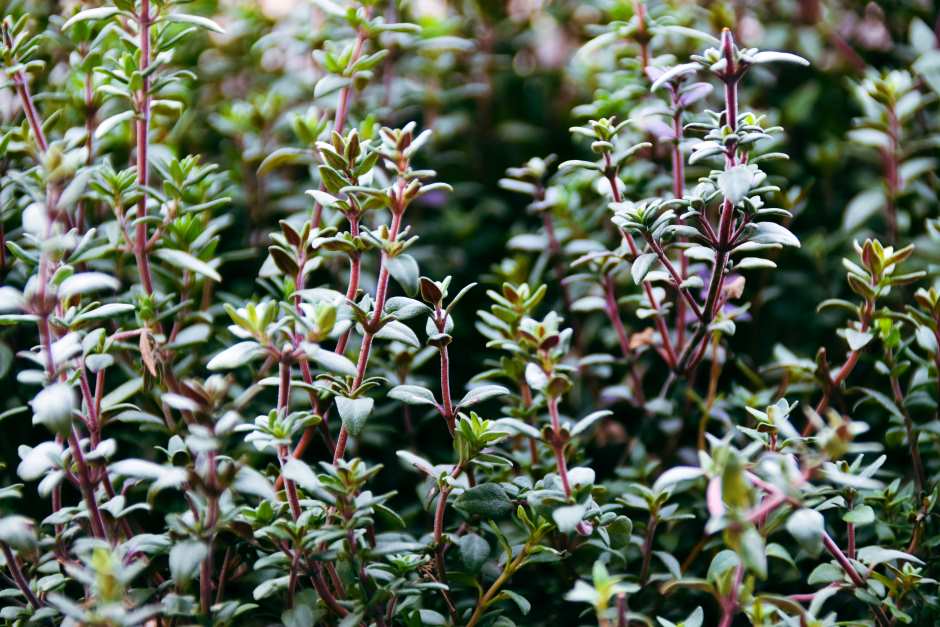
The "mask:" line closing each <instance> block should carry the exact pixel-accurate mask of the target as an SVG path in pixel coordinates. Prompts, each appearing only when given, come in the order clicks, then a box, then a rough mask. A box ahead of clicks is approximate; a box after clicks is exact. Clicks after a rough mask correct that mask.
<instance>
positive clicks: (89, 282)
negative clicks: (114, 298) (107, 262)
mask: <svg viewBox="0 0 940 627" xmlns="http://www.w3.org/2000/svg"><path fill="white" fill-rule="evenodd" d="M120 287H121V283H120V282H119V281H118V280H117V279H115V278H114V277H113V276H111V275H110V274H105V273H104V272H79V273H78V274H73V275H72V276H70V277H69V278H67V279H65V280H64V281H62V284H61V285H60V286H59V296H60V297H61V298H63V299H66V298H69V297H71V296H75V295H76V294H88V293H90V292H100V291H102V290H117V289H120Z"/></svg>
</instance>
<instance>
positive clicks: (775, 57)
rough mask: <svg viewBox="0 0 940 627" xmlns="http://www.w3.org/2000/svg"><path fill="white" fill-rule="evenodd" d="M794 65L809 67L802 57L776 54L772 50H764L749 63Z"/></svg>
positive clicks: (790, 54) (784, 53)
mask: <svg viewBox="0 0 940 627" xmlns="http://www.w3.org/2000/svg"><path fill="white" fill-rule="evenodd" d="M777 62H781V63H796V64H797V65H809V61H807V60H806V59H804V58H803V57H801V56H799V55H796V54H793V53H790V52H776V51H774V50H764V51H762V52H758V53H757V54H755V55H754V56H752V57H751V63H777Z"/></svg>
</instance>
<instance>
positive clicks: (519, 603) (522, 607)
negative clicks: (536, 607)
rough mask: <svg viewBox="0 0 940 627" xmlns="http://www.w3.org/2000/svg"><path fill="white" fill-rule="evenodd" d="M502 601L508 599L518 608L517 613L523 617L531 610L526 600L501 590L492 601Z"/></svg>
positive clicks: (518, 595)
mask: <svg viewBox="0 0 940 627" xmlns="http://www.w3.org/2000/svg"><path fill="white" fill-rule="evenodd" d="M503 599H509V600H510V601H512V602H513V603H515V604H516V607H518V608H519V611H520V612H522V615H523V616H525V615H526V614H528V613H529V611H530V610H531V609H532V604H531V603H529V600H528V599H526V598H525V597H524V596H522V595H521V594H518V593H516V592H513V591H512V590H503V591H502V592H500V593H499V594H498V595H496V598H495V599H494V600H503Z"/></svg>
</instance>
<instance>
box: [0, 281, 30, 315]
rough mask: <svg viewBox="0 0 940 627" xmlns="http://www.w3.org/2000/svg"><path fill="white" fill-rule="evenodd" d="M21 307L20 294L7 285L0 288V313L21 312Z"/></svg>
mask: <svg viewBox="0 0 940 627" xmlns="http://www.w3.org/2000/svg"><path fill="white" fill-rule="evenodd" d="M23 305H24V301H23V293H22V292H20V291H19V290H18V289H16V288H15V287H10V286H9V285H4V286H2V287H0V312H2V313H7V312H11V311H22V310H23Z"/></svg>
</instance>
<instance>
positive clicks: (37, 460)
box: [16, 441, 62, 481]
mask: <svg viewBox="0 0 940 627" xmlns="http://www.w3.org/2000/svg"><path fill="white" fill-rule="evenodd" d="M19 454H20V457H21V458H22V461H21V462H20V464H19V466H17V467H16V474H17V475H19V477H20V479H22V480H23V481H35V480H36V479H39V478H40V477H42V476H43V475H44V474H45V473H46V471H47V470H49V469H50V468H57V467H59V466H61V464H62V445H61V444H59V443H58V442H52V441H50V442H42V443H40V444H37V445H36V446H34V447H33V448H29V447H28V446H21V447H20V449H19Z"/></svg>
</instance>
